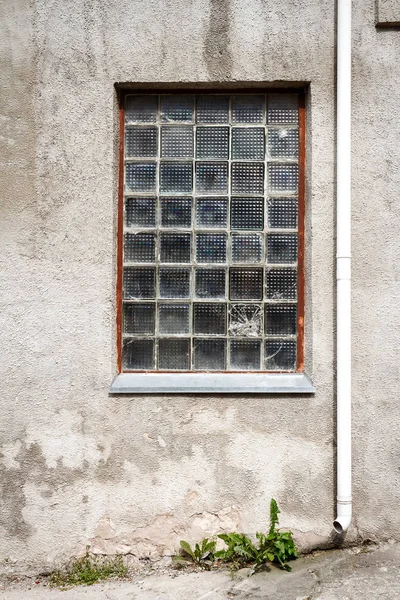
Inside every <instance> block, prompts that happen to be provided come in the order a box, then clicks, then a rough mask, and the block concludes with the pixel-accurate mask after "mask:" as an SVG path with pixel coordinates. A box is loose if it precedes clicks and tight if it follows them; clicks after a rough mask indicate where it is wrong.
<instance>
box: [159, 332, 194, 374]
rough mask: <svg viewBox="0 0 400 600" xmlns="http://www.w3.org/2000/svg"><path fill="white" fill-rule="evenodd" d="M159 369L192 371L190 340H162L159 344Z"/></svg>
mask: <svg viewBox="0 0 400 600" xmlns="http://www.w3.org/2000/svg"><path fill="white" fill-rule="evenodd" d="M158 368H159V369H167V370H171V371H188V370H189V369H190V340H188V339H175V338H173V339H160V340H159V342H158Z"/></svg>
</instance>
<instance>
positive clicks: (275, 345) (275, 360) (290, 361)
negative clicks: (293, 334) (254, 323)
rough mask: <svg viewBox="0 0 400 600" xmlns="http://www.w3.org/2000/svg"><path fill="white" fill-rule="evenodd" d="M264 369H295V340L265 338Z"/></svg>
mask: <svg viewBox="0 0 400 600" xmlns="http://www.w3.org/2000/svg"><path fill="white" fill-rule="evenodd" d="M265 369H266V370H267V371H295V370H296V341H295V340H267V341H266V342H265Z"/></svg>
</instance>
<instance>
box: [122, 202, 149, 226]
mask: <svg viewBox="0 0 400 600" xmlns="http://www.w3.org/2000/svg"><path fill="white" fill-rule="evenodd" d="M125 224H126V226H127V227H154V226H155V224H156V199H155V198H127V199H126V200H125Z"/></svg>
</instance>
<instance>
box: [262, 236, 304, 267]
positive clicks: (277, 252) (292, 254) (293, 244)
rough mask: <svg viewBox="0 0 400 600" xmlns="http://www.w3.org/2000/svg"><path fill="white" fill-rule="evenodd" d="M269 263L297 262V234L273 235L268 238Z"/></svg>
mask: <svg viewBox="0 0 400 600" xmlns="http://www.w3.org/2000/svg"><path fill="white" fill-rule="evenodd" d="M267 261H268V262H269V263H275V264H279V263H281V264H284V263H295V262H296V261H297V234H296V233H271V234H269V235H268V236H267Z"/></svg>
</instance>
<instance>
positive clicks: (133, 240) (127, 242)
mask: <svg viewBox="0 0 400 600" xmlns="http://www.w3.org/2000/svg"><path fill="white" fill-rule="evenodd" d="M124 258H125V262H154V258H155V236H154V234H152V233H126V234H125V238H124Z"/></svg>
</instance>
